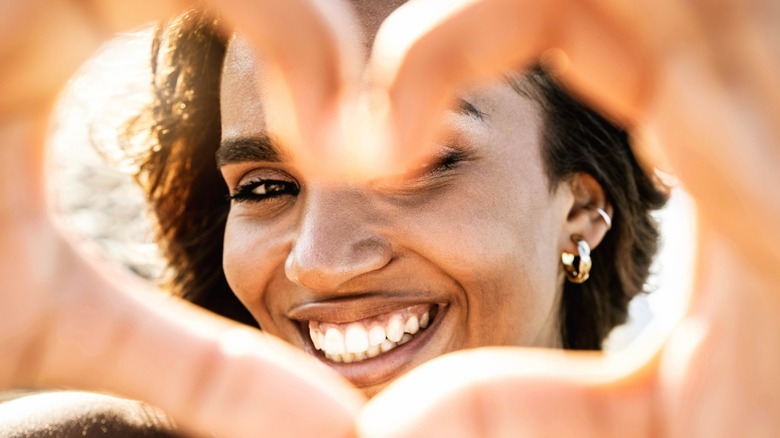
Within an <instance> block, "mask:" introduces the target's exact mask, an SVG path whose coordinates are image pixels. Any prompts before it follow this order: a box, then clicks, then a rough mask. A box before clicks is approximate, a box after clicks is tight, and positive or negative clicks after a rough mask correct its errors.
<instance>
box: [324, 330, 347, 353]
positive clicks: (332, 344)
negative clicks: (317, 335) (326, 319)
mask: <svg viewBox="0 0 780 438" xmlns="http://www.w3.org/2000/svg"><path fill="white" fill-rule="evenodd" d="M322 349H323V350H325V351H326V352H328V353H330V354H333V355H336V354H344V353H346V351H347V349H346V346H345V345H344V336H342V334H341V332H340V331H339V330H338V329H337V328H335V327H331V328H329V329H328V331H327V332H325V342H323V344H322Z"/></svg>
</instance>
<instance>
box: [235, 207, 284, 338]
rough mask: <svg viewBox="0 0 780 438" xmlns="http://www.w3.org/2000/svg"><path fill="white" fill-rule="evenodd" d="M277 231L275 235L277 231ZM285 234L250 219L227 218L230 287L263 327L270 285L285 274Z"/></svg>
mask: <svg viewBox="0 0 780 438" xmlns="http://www.w3.org/2000/svg"><path fill="white" fill-rule="evenodd" d="M275 231H276V232H275ZM283 235H284V233H281V232H279V231H278V230H274V229H273V227H269V226H267V225H263V224H257V223H255V221H253V220H252V219H251V218H248V217H239V218H236V217H232V216H231V217H228V221H227V224H226V227H225V244H224V253H223V259H222V266H223V269H224V271H225V277H226V279H227V282H228V285H229V286H230V288H231V289H232V290H233V293H235V294H236V296H237V297H238V299H239V300H240V301H241V302H242V303H243V304H244V306H246V307H247V309H249V311H250V312H251V313H252V316H254V317H255V319H257V321H258V322H259V323H260V324H261V325H262V323H263V320H264V319H266V315H267V314H268V306H267V304H266V299H267V297H266V293H265V291H266V290H268V285H269V283H270V282H271V281H272V280H273V279H274V278H275V277H276V276H277V275H278V274H279V273H280V272H281V273H282V274H283V272H284V261H285V259H286V253H285V251H284V248H285V242H284V240H283V239H282V238H281V237H283Z"/></svg>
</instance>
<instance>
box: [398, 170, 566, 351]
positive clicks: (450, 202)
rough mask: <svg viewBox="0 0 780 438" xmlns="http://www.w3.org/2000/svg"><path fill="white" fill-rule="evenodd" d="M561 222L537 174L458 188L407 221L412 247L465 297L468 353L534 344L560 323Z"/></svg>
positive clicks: (559, 214)
mask: <svg viewBox="0 0 780 438" xmlns="http://www.w3.org/2000/svg"><path fill="white" fill-rule="evenodd" d="M500 188H503V189H500ZM442 211H446V212H447V214H446V215H443V214H441V212H442ZM561 217H563V213H562V208H560V206H559V205H558V203H557V202H556V199H555V198H554V197H551V196H550V195H549V192H548V190H547V186H546V179H544V178H543V175H538V179H534V178H530V181H529V180H525V181H524V182H523V183H520V182H518V180H517V179H513V178H507V180H506V181H500V182H499V181H497V182H496V184H495V185H492V186H491V187H488V188H484V189H471V190H459V191H458V193H457V195H453V196H446V197H441V198H439V199H437V200H436V201H435V203H433V204H431V205H428V206H427V208H426V209H425V210H424V211H420V212H418V213H417V215H416V217H415V218H414V220H413V221H411V220H409V221H407V223H409V222H413V223H414V224H415V226H414V229H413V230H412V229H410V230H409V239H408V240H407V244H408V245H410V246H411V247H412V248H413V249H414V251H415V252H416V253H419V254H421V255H423V256H424V257H425V258H426V259H428V260H430V261H432V262H433V263H435V264H436V265H438V267H439V268H441V269H442V270H443V271H445V272H446V274H447V275H449V276H450V277H452V278H453V279H455V280H456V281H457V283H458V284H459V285H460V286H461V287H462V290H463V291H464V296H463V297H462V299H461V300H459V302H460V303H461V305H462V306H463V308H464V309H466V311H465V312H463V315H462V316H461V318H462V320H463V321H462V324H464V325H465V326H466V330H465V331H464V333H465V336H466V338H467V339H466V340H465V341H464V343H465V344H466V345H465V346H466V347H478V346H484V345H533V344H535V343H536V340H537V339H538V338H539V336H540V333H541V332H542V331H544V330H546V328H547V326H548V324H554V323H555V321H554V319H555V317H556V315H557V308H556V303H557V298H558V294H559V291H558V289H559V287H558V286H559V285H558V264H557V259H558V257H559V255H558V254H557V252H556V251H557V246H558V239H559V237H558V236H559V231H560V227H561ZM551 316H552V318H553V321H551Z"/></svg>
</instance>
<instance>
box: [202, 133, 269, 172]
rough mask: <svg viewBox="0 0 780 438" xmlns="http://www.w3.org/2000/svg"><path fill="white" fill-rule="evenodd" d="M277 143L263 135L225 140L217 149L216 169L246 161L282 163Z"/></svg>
mask: <svg viewBox="0 0 780 438" xmlns="http://www.w3.org/2000/svg"><path fill="white" fill-rule="evenodd" d="M281 150H282V149H281V148H280V147H279V143H278V142H276V141H275V140H274V139H273V138H271V137H269V136H268V135H265V134H259V135H255V136H252V137H238V138H229V139H225V140H223V141H222V143H220V145H219V149H217V154H216V158H217V167H222V166H225V165H228V164H235V163H245V162H247V161H268V162H271V163H280V162H282V161H283V160H282V158H283V156H282V152H281Z"/></svg>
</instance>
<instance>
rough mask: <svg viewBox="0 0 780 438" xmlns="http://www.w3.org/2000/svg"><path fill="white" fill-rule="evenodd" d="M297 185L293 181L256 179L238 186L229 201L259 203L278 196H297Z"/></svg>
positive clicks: (298, 189) (298, 190)
mask: <svg viewBox="0 0 780 438" xmlns="http://www.w3.org/2000/svg"><path fill="white" fill-rule="evenodd" d="M299 192H300V188H299V187H298V184H296V183H295V182H293V181H282V180H271V179H258V180H254V181H250V182H247V183H245V184H242V185H240V186H239V187H238V188H237V189H236V191H235V193H233V194H232V195H230V199H231V200H233V201H236V202H261V201H264V200H266V199H270V198H275V197H278V196H287V195H290V196H297V195H298V193H299Z"/></svg>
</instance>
